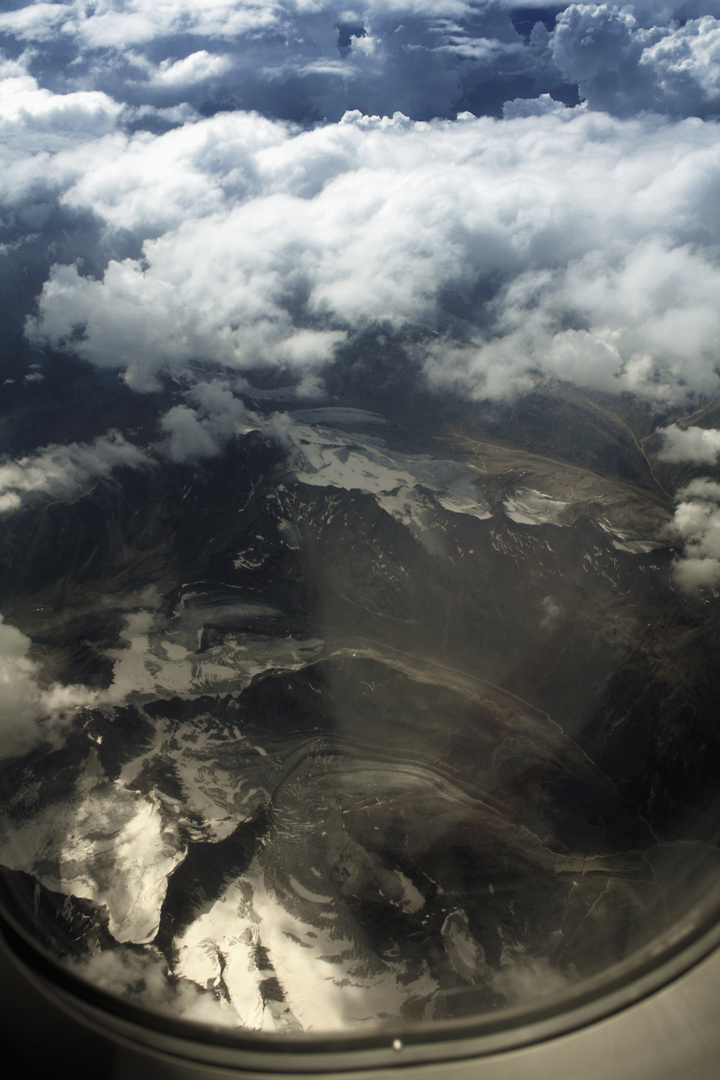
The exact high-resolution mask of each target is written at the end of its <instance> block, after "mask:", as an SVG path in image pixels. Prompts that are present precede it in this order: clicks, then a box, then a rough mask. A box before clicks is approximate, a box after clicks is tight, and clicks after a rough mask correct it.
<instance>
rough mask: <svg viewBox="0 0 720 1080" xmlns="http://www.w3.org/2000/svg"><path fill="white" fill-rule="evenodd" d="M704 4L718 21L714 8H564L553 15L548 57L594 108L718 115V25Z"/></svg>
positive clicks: (620, 113)
mask: <svg viewBox="0 0 720 1080" xmlns="http://www.w3.org/2000/svg"><path fill="white" fill-rule="evenodd" d="M708 6H711V7H714V8H715V9H716V13H717V15H719V16H720V10H718V5H714V4H713V5H699V4H666V5H662V4H661V5H652V8H651V6H650V5H649V4H646V3H636V4H625V5H621V4H607V3H605V4H570V5H568V7H567V8H566V9H565V10H564V11H563V12H562V13H561V14H560V15H558V18H557V26H556V29H555V31H554V34H553V36H552V55H553V59H554V61H555V63H556V64H557V66H558V68H559V69H560V71H562V73H563V75H564V76H565V78H566V79H567V80H568V81H569V82H571V83H575V84H576V85H577V86H578V87H579V90H580V93H581V95H582V96H583V97H584V98H585V100H586V101H587V102H588V104H589V105H590V107H591V108H593V109H602V110H607V111H608V112H611V113H614V114H615V115H617V116H631V115H632V114H633V113H636V112H638V111H639V110H641V109H652V110H655V111H658V112H663V113H665V114H672V115H675V116H690V115H697V116H705V115H717V114H718V111H720V77H719V76H718V60H719V59H720V20H719V19H718V18H716V17H714V16H713V15H712V14H710V13H709V12H708V10H707V8H708ZM698 8H700V9H701V10H698ZM691 14H692V15H696V16H699V17H695V18H692V17H691V18H688V16H689V15H691ZM677 15H680V16H681V17H682V16H683V15H684V16H685V19H684V20H683V23H682V24H681V25H678V22H677V21H676V19H675V18H674V16H677Z"/></svg>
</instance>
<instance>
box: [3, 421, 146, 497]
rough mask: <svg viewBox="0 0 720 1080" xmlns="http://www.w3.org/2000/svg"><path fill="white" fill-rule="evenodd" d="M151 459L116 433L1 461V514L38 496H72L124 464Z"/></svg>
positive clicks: (75, 495)
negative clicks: (87, 442) (89, 442)
mask: <svg viewBox="0 0 720 1080" xmlns="http://www.w3.org/2000/svg"><path fill="white" fill-rule="evenodd" d="M149 463H150V459H149V458H148V456H147V455H146V454H145V452H144V451H143V450H141V449H140V448H139V447H137V446H134V445H133V444H132V443H129V442H126V441H125V440H124V439H123V438H122V436H121V435H119V434H117V432H111V433H110V434H108V435H103V436H100V437H99V438H97V439H96V440H95V441H94V443H91V444H86V443H70V444H68V445H66V446H46V447H44V448H43V449H42V450H40V451H39V452H37V453H35V454H32V455H30V456H28V457H22V458H20V459H19V460H17V461H7V462H5V463H4V464H0V514H2V513H7V512H8V511H11V510H17V509H19V508H20V507H21V506H23V505H24V504H25V503H26V502H27V501H29V500H31V499H33V498H37V497H38V496H50V497H51V498H62V499H73V498H76V497H77V496H78V495H80V494H82V492H83V491H85V490H86V488H87V486H88V485H89V484H90V483H92V481H93V480H95V479H96V478H98V477H105V476H109V475H110V473H111V472H112V471H113V469H117V468H120V467H121V466H125V467H129V468H136V467H137V466H139V465H147V464H149Z"/></svg>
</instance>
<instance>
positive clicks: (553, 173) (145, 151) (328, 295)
mask: <svg viewBox="0 0 720 1080" xmlns="http://www.w3.org/2000/svg"><path fill="white" fill-rule="evenodd" d="M718 136H719V132H718V128H717V127H716V125H715V124H701V123H698V122H697V121H693V120H690V121H679V122H676V121H670V120H660V119H656V118H642V119H638V120H618V119H615V118H611V117H608V116H602V117H601V116H598V115H596V114H593V113H591V112H589V111H588V110H586V109H584V108H576V109H562V108H561V109H559V110H557V109H551V110H549V111H547V112H546V113H545V114H544V115H537V114H535V115H525V116H523V115H518V116H516V117H515V118H514V119H506V120H504V121H501V122H498V121H495V120H492V119H488V118H479V119H476V118H472V117H465V118H463V119H460V120H458V121H456V122H448V121H433V122H412V121H410V120H408V119H407V118H406V117H404V116H402V115H400V114H396V116H395V117H394V118H392V119H387V118H378V117H366V116H363V115H361V114H359V113H350V114H347V115H346V116H345V117H344V119H343V120H342V121H341V122H340V123H338V124H332V125H324V126H323V127H320V128H316V129H314V130H310V131H298V130H296V129H294V128H292V127H289V126H288V125H286V124H282V123H280V122H271V121H268V120H266V119H264V118H261V117H257V116H254V115H251V114H246V113H232V114H223V115H221V116H216V117H213V118H211V119H208V120H202V121H198V122H196V123H193V124H189V125H185V126H184V127H182V128H180V129H177V130H173V131H171V132H168V133H166V134H163V135H157V136H152V135H149V134H148V133H142V134H138V135H135V136H131V137H127V136H118V135H113V136H108V137H105V138H102V139H100V140H93V141H92V142H91V144H90V145H88V146H84V147H83V150H82V153H80V152H79V151H76V150H72V151H67V152H61V153H59V154H58V155H56V160H54V161H53V162H52V164H51V165H50V167H49V168H48V163H47V162H44V164H43V167H44V169H45V170H46V175H47V172H48V171H49V172H50V174H51V175H52V174H53V173H54V174H55V176H56V177H57V180H58V182H59V183H60V184H61V185H62V186H63V188H64V190H63V192H62V195H61V196H60V198H61V201H62V203H63V205H65V206H69V207H72V208H73V210H74V211H75V212H90V211H91V210H92V212H93V213H94V214H95V215H96V216H100V217H102V219H103V221H104V227H105V229H106V231H107V233H108V234H109V235H110V234H112V233H113V232H119V231H120V230H121V229H124V230H125V231H127V230H131V231H132V232H133V234H134V236H135V237H136V238H137V240H138V242H141V243H142V252H141V254H140V255H139V256H138V257H137V258H126V259H121V260H118V259H111V260H110V261H109V263H108V265H107V267H106V269H105V272H104V274H103V275H102V277H98V278H96V277H92V276H87V275H85V274H83V272H82V268H81V267H78V266H77V265H67V264H65V265H63V264H56V265H54V266H53V267H52V269H51V271H50V274H49V278H48V280H47V281H46V283H45V285H44V287H43V290H42V295H41V297H40V299H39V311H38V315H37V317H36V318H34V319H32V320H31V321H30V322H29V324H28V335H29V336H30V338H31V339H32V340H33V341H34V342H36V343H38V344H43V343H48V344H51V345H52V346H53V347H55V348H66V349H68V350H70V351H72V352H74V353H76V354H78V355H80V356H82V357H84V358H86V359H88V360H90V361H92V362H93V363H95V364H98V365H100V366H105V367H111V368H117V369H118V370H119V371H121V372H123V373H124V374H125V377H126V379H127V381H128V382H129V384H130V385H131V386H133V387H135V388H137V389H139V390H143V389H151V388H156V387H157V385H158V377H159V376H160V375H161V374H163V373H166V372H172V371H177V370H181V369H183V368H184V367H185V366H186V365H187V364H188V363H189V362H190V361H192V360H198V359H208V360H212V361H216V362H219V363H221V364H223V365H226V366H227V367H228V368H231V369H238V370H247V369H249V368H252V367H256V366H258V365H271V366H277V367H284V368H288V369H292V368H296V369H298V371H306V370H308V369H320V368H322V367H323V366H324V365H326V364H327V363H329V362H330V361H331V360H332V358H333V356H334V354H335V350H336V348H337V346H338V345H340V344H341V343H343V342H344V341H345V340H346V339H347V336H348V334H351V333H353V332H354V331H357V330H360V329H363V328H365V327H367V326H368V325H373V324H376V325H377V324H388V325H391V326H393V327H394V328H396V329H398V328H402V327H404V326H408V325H411V326H414V327H431V328H433V329H434V330H438V329H439V330H441V331H443V333H444V335H445V337H444V338H443V339H442V340H441V341H437V340H436V341H435V343H434V344H433V346H432V348H428V349H427V350H426V355H425V356H424V357H423V362H424V363H425V365H426V368H427V371H428V372H429V374H430V376H431V378H432V380H433V381H435V382H436V383H441V384H446V385H453V386H455V387H458V388H462V389H464V390H465V391H467V392H469V393H470V394H472V395H473V396H476V397H502V396H506V395H507V394H509V393H512V392H515V391H517V390H522V389H526V388H527V387H528V386H530V385H532V383H533V382H534V381H537V379H552V378H560V379H565V380H568V381H570V382H573V383H576V384H577V385H579V386H583V387H589V388H593V389H600V390H604V391H608V392H622V391H631V392H634V393H637V394H640V395H642V396H644V397H647V398H649V399H652V400H659V401H669V402H680V401H682V400H684V399H685V398H686V397H687V396H688V395H689V394H693V393H701V394H702V393H712V392H714V390H715V388H716V386H717V375H716V372H715V366H716V341H717V336H718V331H720V312H719V311H718V308H717V303H716V297H717V295H718V290H719V289H720V267H719V266H718V259H717V251H718V248H717V244H718V240H719V239H720V237H718V223H717V220H715V216H714V215H713V216H709V212H710V207H711V205H712V200H713V198H714V194H713V193H714V192H715V191H716V189H717V184H718V180H719V178H720V138H719V137H718ZM161 163H164V167H163V166H162V164H161ZM38 180H39V178H38V177H37V176H33V175H32V167H31V165H30V164H29V163H28V172H26V173H25V174H24V176H23V181H24V183H25V184H26V185H27V186H28V187H29V186H30V185H31V184H32V183H36V182H38ZM16 197H19V193H17V192H16ZM449 297H452V300H449V299H448V298H449ZM458 315H460V316H461V317H460V318H458Z"/></svg>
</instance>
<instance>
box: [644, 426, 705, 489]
mask: <svg viewBox="0 0 720 1080" xmlns="http://www.w3.org/2000/svg"><path fill="white" fill-rule="evenodd" d="M658 434H659V435H662V438H663V447H662V449H661V450H660V452H659V453H658V458H659V459H660V460H661V461H669V462H672V463H673V464H679V463H680V462H685V461H692V462H695V463H696V464H702V465H714V464H715V463H716V462H717V460H718V457H720V431H718V430H717V429H716V428H700V427H688V428H680V427H678V425H677V424H671V425H670V426H669V427H666V428H659V429H658ZM686 490H687V489H686Z"/></svg>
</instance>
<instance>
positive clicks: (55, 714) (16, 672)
mask: <svg viewBox="0 0 720 1080" xmlns="http://www.w3.org/2000/svg"><path fill="white" fill-rule="evenodd" d="M30 646H31V641H30V639H29V638H28V637H26V635H25V634H23V633H22V632H21V631H20V630H18V629H16V628H15V627H14V626H10V625H9V624H8V623H6V622H4V621H3V616H2V615H0V758H6V757H15V756H16V755H20V754H24V753H27V751H28V750H30V749H32V747H33V746H35V745H36V744H37V743H39V742H41V741H43V740H45V739H47V738H48V737H51V736H52V733H53V730H54V729H55V727H56V726H57V724H58V723H59V722H62V720H63V718H64V717H65V716H66V715H67V714H68V713H70V712H73V711H74V710H75V709H76V708H77V707H79V706H84V705H90V704H92V702H93V701H94V700H95V699H96V695H95V694H94V693H93V692H92V691H90V690H87V689H86V688H85V687H83V686H61V685H59V684H56V685H55V686H52V687H50V688H49V689H41V687H40V684H39V683H38V681H37V680H38V675H39V672H40V668H39V665H38V664H37V663H36V662H35V661H34V660H33V659H32V658H31V657H30V655H29V651H30Z"/></svg>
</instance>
